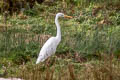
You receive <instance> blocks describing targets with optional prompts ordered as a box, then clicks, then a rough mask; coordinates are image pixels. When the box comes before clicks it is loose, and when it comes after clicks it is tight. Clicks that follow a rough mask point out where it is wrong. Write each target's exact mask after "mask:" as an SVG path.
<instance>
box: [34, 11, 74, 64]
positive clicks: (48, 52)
mask: <svg viewBox="0 0 120 80" xmlns="http://www.w3.org/2000/svg"><path fill="white" fill-rule="evenodd" d="M59 17H64V18H72V16H67V15H64V13H57V14H56V17H55V24H56V28H57V34H56V36H55V37H50V38H49V39H48V40H47V41H46V43H45V44H44V45H43V47H42V48H41V50H40V53H39V55H38V58H37V61H36V64H38V63H40V62H44V61H45V60H46V59H47V58H48V57H50V56H52V55H53V54H55V52H56V48H57V46H58V45H59V43H60V41H61V29H60V24H59V21H58V19H59Z"/></svg>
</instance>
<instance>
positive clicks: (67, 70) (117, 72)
mask: <svg viewBox="0 0 120 80" xmlns="http://www.w3.org/2000/svg"><path fill="white" fill-rule="evenodd" d="M102 56H103V55H102ZM59 61H60V63H59V64H57V63H54V65H52V66H49V67H47V66H45V65H44V63H41V64H39V65H34V64H33V65H32V64H31V66H30V65H29V66H25V65H23V67H22V68H21V72H20V75H19V77H21V78H22V79H25V80H120V62H119V60H118V59H116V58H115V57H114V56H108V55H105V56H103V58H101V60H96V61H94V60H92V61H87V62H84V63H72V62H66V61H64V62H62V61H61V60H59ZM62 65H63V66H62Z"/></svg>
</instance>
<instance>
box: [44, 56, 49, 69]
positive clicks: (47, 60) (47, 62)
mask: <svg viewBox="0 0 120 80" xmlns="http://www.w3.org/2000/svg"><path fill="white" fill-rule="evenodd" d="M49 63H50V57H48V58H47V59H46V60H45V66H47V67H48V66H49Z"/></svg>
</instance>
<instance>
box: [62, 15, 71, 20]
mask: <svg viewBox="0 0 120 80" xmlns="http://www.w3.org/2000/svg"><path fill="white" fill-rule="evenodd" d="M64 17H65V18H70V19H71V18H73V17H72V16H67V15H64Z"/></svg>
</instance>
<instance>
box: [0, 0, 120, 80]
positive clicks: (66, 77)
mask: <svg viewBox="0 0 120 80" xmlns="http://www.w3.org/2000/svg"><path fill="white" fill-rule="evenodd" d="M79 1H80V2H79ZM83 1H85V2H83ZM89 1H90V2H87V0H73V2H71V0H66V1H64V0H63V1H59V0H58V1H55V2H54V3H49V4H52V5H49V4H48V3H47V2H46V3H43V4H41V5H38V4H36V5H35V6H34V8H33V9H29V10H25V11H24V13H23V14H22V13H20V14H14V15H13V16H7V19H5V16H3V15H0V17H1V18H0V76H2V77H20V78H24V79H26V80H40V79H41V80H44V79H46V80H57V79H59V80H87V79H89V80H120V72H119V71H120V63H119V59H120V5H119V4H120V1H119V0H112V1H111V2H110V1H109V0H108V1H106V2H103V1H102V0H99V1H98V2H96V1H97V0H96V1H94V0H89ZM83 3H85V4H84V5H83ZM58 12H64V13H65V14H67V15H70V16H73V19H60V20H59V21H60V24H61V31H62V41H61V43H60V45H59V46H58V48H57V51H56V54H55V55H54V56H52V57H51V58H50V60H49V61H48V62H47V61H46V62H44V63H40V64H39V65H36V64H35V61H36V58H37V55H38V53H39V51H40V49H41V47H42V45H43V44H44V43H45V41H46V40H47V39H48V38H49V37H51V36H55V35H56V26H55V23H54V18H55V14H56V13H58Z"/></svg>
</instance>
